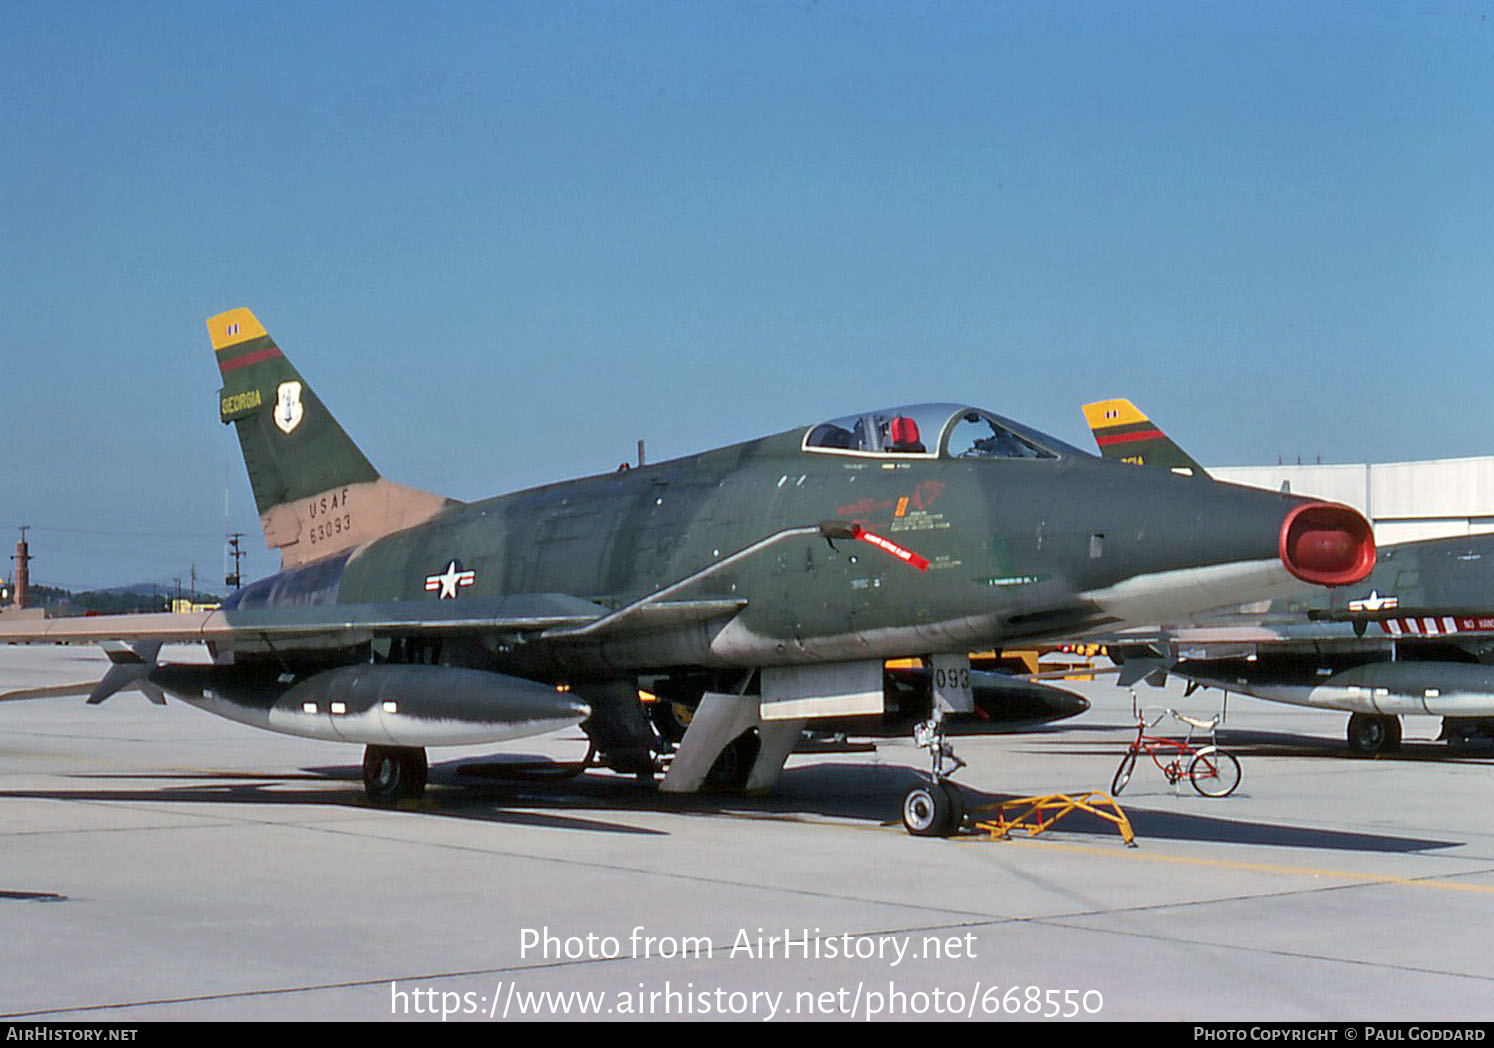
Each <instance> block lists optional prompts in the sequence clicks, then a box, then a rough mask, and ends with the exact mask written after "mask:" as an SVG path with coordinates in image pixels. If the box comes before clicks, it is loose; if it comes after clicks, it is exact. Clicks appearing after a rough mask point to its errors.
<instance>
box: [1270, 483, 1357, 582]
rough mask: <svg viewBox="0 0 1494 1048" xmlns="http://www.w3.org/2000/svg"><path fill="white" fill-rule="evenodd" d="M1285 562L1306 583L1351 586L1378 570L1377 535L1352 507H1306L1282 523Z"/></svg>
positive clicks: (1329, 504)
mask: <svg viewBox="0 0 1494 1048" xmlns="http://www.w3.org/2000/svg"><path fill="white" fill-rule="evenodd" d="M1281 560H1282V563H1283V564H1285V565H1286V566H1287V570H1288V571H1290V572H1291V573H1292V574H1293V575H1295V576H1297V577H1298V578H1299V579H1302V580H1303V581H1304V582H1311V583H1314V584H1316V585H1319V586H1348V585H1350V584H1352V583H1355V582H1358V581H1359V580H1360V579H1362V578H1364V577H1365V576H1366V575H1368V574H1369V573H1370V572H1371V571H1373V570H1374V568H1375V535H1374V532H1373V531H1372V530H1371V529H1370V524H1369V521H1367V520H1365V519H1364V517H1363V516H1361V515H1360V514H1359V513H1358V512H1356V511H1355V510H1352V509H1350V508H1349V507H1348V506H1340V505H1337V504H1335V503H1332V502H1308V503H1304V504H1303V505H1301V506H1298V507H1297V508H1295V509H1293V510H1292V511H1291V512H1290V513H1288V514H1287V517H1286V520H1284V521H1282V524H1281Z"/></svg>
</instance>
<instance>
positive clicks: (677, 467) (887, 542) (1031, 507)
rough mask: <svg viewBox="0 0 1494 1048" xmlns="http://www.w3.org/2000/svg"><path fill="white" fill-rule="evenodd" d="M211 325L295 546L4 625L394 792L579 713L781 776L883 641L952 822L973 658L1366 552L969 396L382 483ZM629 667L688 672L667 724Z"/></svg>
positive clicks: (110, 687)
mask: <svg viewBox="0 0 1494 1048" xmlns="http://www.w3.org/2000/svg"><path fill="white" fill-rule="evenodd" d="M208 330H209V334H210V338H211V342H212V346H213V350H214V353H215V356H216V359H217V362H218V366H219V369H220V372H221V374H222V377H223V388H222V390H221V391H220V394H219V413H220V418H221V420H222V421H223V422H224V423H225V424H229V425H232V426H234V427H235V429H236V431H237V433H238V437H239V440H240V443H241V446H242V450H243V454H244V460H245V464H246V466H247V468H248V471H249V477H250V481H251V486H252V488H253V491H254V498H255V503H256V506H257V508H258V510H259V513H260V518H261V521H262V523H263V525H264V532H265V539H266V542H267V543H268V544H269V546H270V547H271V548H273V549H278V550H279V551H280V553H281V561H282V570H281V571H280V572H278V573H277V574H275V575H272V576H270V577H269V578H265V579H261V580H259V581H258V582H254V583H251V584H249V585H247V586H244V587H243V588H242V589H240V590H238V591H236V592H235V593H233V594H232V595H231V596H230V597H229V598H228V599H227V600H226V601H225V602H224V604H223V606H222V608H221V609H219V610H216V611H212V612H204V613H199V614H186V615H143V616H141V615H137V616H128V615H126V616H117V617H112V618H93V619H79V620H53V621H49V622H46V623H42V624H32V625H29V626H23V625H19V624H18V625H15V626H7V625H6V624H5V623H3V622H0V640H45V639H58V640H63V639H66V640H94V641H106V640H107V641H114V642H124V643H125V645H127V646H118V645H116V647H115V650H114V654H113V655H112V656H111V657H112V658H114V659H115V660H116V663H115V665H114V667H113V668H112V669H111V670H110V672H109V674H108V675H107V676H106V677H105V679H104V680H103V681H102V682H100V683H99V685H98V686H97V687H96V688H94V689H93V690H92V694H91V696H90V700H89V701H91V702H99V701H102V700H103V699H105V698H107V697H108V696H109V695H110V694H112V693H114V692H115V691H117V690H120V689H122V688H126V687H130V688H137V689H140V690H144V691H145V692H146V693H147V694H148V695H152V696H154V697H156V698H160V697H161V695H162V694H163V693H164V694H166V695H171V696H174V697H176V698H178V699H180V700H183V701H186V702H189V703H192V704H193V705H197V706H200V707H202V708H203V709H206V710H209V711H211V712H214V713H217V714H221V715H222V716H225V717H229V718H232V719H234V720H239V721H243V722H245V723H248V724H252V725H254V726H257V727H262V728H268V729H270V730H273V731H280V732H286V733H289V734H294V735H304V736H309V737H312V738H321V739H333V740H343V741H347V742H353V743H359V744H362V745H364V746H366V751H365V759H364V786H365V789H366V791H367V793H368V796H369V797H370V799H372V800H373V801H374V802H375V803H378V804H386V805H387V804H392V803H395V802H397V801H398V800H399V799H400V798H402V797H409V796H415V795H418V794H419V793H420V792H421V790H422V789H423V787H424V781H425V774H426V755H425V748H426V747H429V746H439V745H446V744H457V743H471V742H485V741H489V740H493V739H499V738H509V737H514V736H516V735H521V734H526V733H529V732H536V731H542V730H546V729H548V728H550V727H553V726H554V725H557V724H566V723H575V722H577V721H581V722H582V725H581V726H582V728H583V730H584V731H585V732H586V734H587V735H588V736H589V738H590V739H591V741H592V743H593V746H594V748H595V750H596V752H597V754H598V757H599V759H600V761H601V762H602V763H604V764H605V765H607V766H608V767H610V768H612V769H615V770H618V771H622V772H628V773H635V774H639V775H644V776H652V775H654V774H655V773H657V772H658V771H660V770H663V765H664V761H665V759H666V758H667V759H668V769H667V774H666V775H665V776H664V779H663V781H662V783H661V788H662V789H665V790H678V791H686V790H692V789H695V788H697V787H698V786H699V785H700V784H701V783H702V782H703V781H704V780H705V778H706V776H707V775H708V774H709V773H710V771H711V769H712V768H713V767H714V766H716V764H717V762H718V761H719V760H720V759H721V758H722V755H723V753H724V752H725V751H727V750H728V749H730V750H731V752H732V755H733V756H734V757H736V758H738V761H737V763H738V764H739V765H742V766H744V773H743V774H742V775H741V776H740V781H741V782H742V784H744V785H746V786H748V787H765V786H767V785H770V784H771V783H772V781H773V780H774V778H775V777H776V775H777V773H778V771H779V769H780V768H781V766H782V763H783V760H784V758H785V756H786V755H787V754H788V752H789V751H790V749H792V747H793V744H794V742H795V741H796V740H797V739H798V737H799V734H800V730H801V728H802V727H803V725H804V724H805V722H806V721H808V720H812V719H819V718H832V717H848V716H856V715H862V714H877V713H881V712H882V711H883V708H884V703H885V701H886V698H885V695H884V685H883V679H884V677H883V663H884V660H885V659H888V658H899V657H921V658H924V659H926V660H927V664H928V666H929V671H930V672H929V674H928V679H929V681H930V690H931V693H932V694H931V696H930V700H929V708H930V719H929V721H928V723H927V724H925V725H923V726H922V727H921V730H920V734H919V736H918V737H919V739H920V741H921V743H922V744H924V745H926V746H927V748H928V749H929V751H930V761H931V765H932V771H931V775H930V781H929V782H928V783H927V784H926V785H922V786H920V787H917V788H915V789H914V790H911V791H910V792H909V794H908V797H907V798H906V802H905V804H904V812H903V814H904V821H905V823H906V824H907V825H908V828H909V829H910V830H912V831H913V832H916V833H924V834H936V833H948V832H950V831H951V830H952V829H953V828H954V826H955V822H956V819H957V814H958V804H959V797H958V793H957V791H955V790H954V789H953V787H952V786H950V785H949V784H947V783H946V782H945V778H946V776H947V774H948V772H949V771H950V770H951V768H952V767H953V766H954V765H955V764H956V763H957V761H958V759H957V758H954V757H953V754H952V752H951V751H950V749H949V746H948V743H947V740H946V738H945V732H944V729H943V719H942V717H943V714H944V713H945V712H946V711H960V710H969V709H970V708H971V688H970V674H969V662H968V658H967V657H966V656H965V655H964V654H963V653H966V652H969V651H978V650H987V649H990V648H993V647H999V646H1002V645H1005V644H1009V643H1010V642H1012V641H1014V640H1019V639H1020V640H1023V641H1028V640H1033V639H1043V638H1054V637H1074V636H1078V635H1082V634H1084V633H1086V632H1088V631H1092V630H1098V629H1101V628H1105V629H1108V630H1113V629H1115V628H1118V627H1120V626H1125V625H1134V624H1140V623H1157V622H1166V623H1174V622H1187V621H1190V620H1191V619H1192V617H1193V616H1194V615H1195V614H1197V613H1199V612H1202V611H1205V610H1207V609H1210V608H1216V607H1219V606H1222V605H1230V604H1237V603H1239V602H1240V601H1245V600H1263V599H1268V598H1270V597H1273V596H1277V595H1281V594H1285V593H1290V592H1294V591H1296V590H1297V589H1298V588H1299V587H1300V586H1301V585H1303V584H1304V583H1308V584H1315V585H1328V586H1337V585H1346V584H1348V583H1351V582H1355V581H1357V580H1359V579H1361V578H1363V577H1364V576H1365V575H1367V574H1368V573H1369V571H1370V570H1371V568H1372V567H1373V566H1374V560H1375V546H1374V540H1373V537H1372V535H1371V532H1370V528H1369V525H1368V523H1367V522H1366V521H1365V520H1364V518H1363V517H1361V516H1360V515H1359V514H1358V513H1357V512H1355V511H1354V510H1352V509H1349V508H1347V507H1344V506H1339V505H1333V504H1329V503H1324V502H1320V501H1314V500H1311V499H1304V498H1298V497H1293V496H1288V495H1280V494H1276V493H1272V492H1262V491H1257V490H1251V489H1247V488H1242V487H1238V486H1233V485H1228V484H1220V483H1215V482H1213V481H1210V480H1207V479H1201V478H1184V477H1178V476H1174V475H1171V474H1169V473H1154V472H1151V471H1143V470H1133V469H1129V468H1127V467H1125V466H1120V465H1116V464H1114V463H1109V462H1105V461H1103V460H1100V459H1098V458H1095V457H1094V456H1091V455H1088V454H1086V453H1084V452H1082V451H1079V450H1078V449H1076V448H1073V447H1071V446H1069V445H1067V444H1065V443H1064V442H1062V441H1060V440H1057V439H1055V438H1053V437H1050V436H1047V435H1046V434H1043V433H1040V432H1038V431H1037V430H1034V429H1030V428H1028V427H1027V426H1024V425H1022V424H1020V423H1017V422H1013V421H1011V420H1009V419H1007V418H1004V417H1002V416H1000V415H996V414H993V413H991V412H989V411H986V410H983V409H981V408H977V407H972V406H968V405H964V404H916V405H909V406H904V407H895V408H888V409H876V410H866V411H858V412H854V413H851V414H846V415H841V416H839V417H835V418H830V419H827V420H825V421H823V422H819V423H817V424H813V425H807V426H801V427H797V428H795V429H791V430H788V431H785V432H782V433H778V434H775V435H772V436H768V437H763V438H761V439H758V440H752V441H748V442H746V443H742V444H736V445H732V446H728V447H722V448H718V449H716V450H714V451H707V452H704V453H702V454H698V455H691V456H687V457H685V458H681V459H676V460H674V461H670V462H663V463H659V464H654V465H649V466H645V467H641V468H637V469H629V470H623V471H619V472H613V473H607V474H602V475H599V476H592V477H586V478H583V479H579V480H571V481H566V482H562V483H556V484H550V485H547V486H544V487H539V488H534V489H530V490H527V491H520V492H517V493H514V494H510V495H504V496H500V497H497V498H493V499H488V500H485V501H481V502H474V503H461V502H458V501H456V500H454V499H449V498H443V497H441V496H438V495H433V494H429V493H426V492H421V491H417V490H415V489H412V488H408V487H404V486H401V485H398V484H395V483H393V482H391V481H389V480H387V479H386V478H384V477H382V476H381V475H380V474H379V473H378V471H377V470H375V469H374V467H373V466H372V465H371V464H370V463H369V461H368V459H367V458H366V457H364V455H363V453H362V452H361V451H360V450H359V449H358V447H357V446H356V445H355V444H354V443H353V441H352V440H351V439H350V438H349V437H348V435H347V434H346V433H345V432H344V431H343V429H342V428H341V427H340V426H339V425H338V423H337V422H336V420H335V419H334V418H333V416H332V415H331V413H330V412H329V411H328V410H327V408H326V406H325V405H324V404H323V402H322V400H321V399H320V398H319V397H318V396H317V395H316V394H315V393H314V392H313V391H312V389H311V387H310V385H309V384H308V383H307V382H306V380H305V379H304V378H303V377H302V375H301V373H300V372H299V371H297V370H296V368H295V367H293V366H292V364H291V363H290V361H289V360H288V359H287V358H286V356H285V355H284V353H283V352H282V351H281V349H280V347H279V346H278V345H277V344H276V343H275V341H274V340H273V339H271V338H270V336H269V335H268V334H267V333H266V331H265V329H264V328H263V327H262V326H261V325H260V323H259V321H258V320H257V319H256V318H255V317H254V315H253V314H252V313H250V312H249V311H248V310H246V309H235V310H231V311H229V312H227V313H223V314H220V315H218V316H215V317H212V318H211V319H210V320H209V321H208ZM167 641H201V642H205V643H206V644H207V645H208V648H209V651H210V652H211V655H212V665H210V666H205V665H197V666H186V665H170V664H163V663H161V662H159V660H158V654H159V645H160V644H161V643H162V642H167ZM640 684H643V685H647V686H648V687H649V688H650V689H651V690H652V691H654V692H655V693H670V694H676V695H677V694H678V693H679V692H680V691H682V690H688V691H690V692H691V693H692V694H697V695H698V696H699V698H698V702H697V706H696V709H695V711H694V715H693V716H692V717H691V718H690V722H689V729H688V730H687V731H686V732H685V734H684V737H683V739H682V740H681V742H680V743H679V746H678V748H677V749H673V750H671V747H670V746H669V744H667V743H666V742H665V741H663V740H662V739H661V738H660V736H659V734H658V733H657V732H656V731H655V729H654V726H653V724H652V723H651V721H650V718H649V717H648V716H647V714H646V712H645V711H644V709H643V707H642V705H641V703H640V700H639V686H640ZM747 758H750V759H747Z"/></svg>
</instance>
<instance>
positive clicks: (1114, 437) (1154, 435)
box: [1095, 429, 1163, 448]
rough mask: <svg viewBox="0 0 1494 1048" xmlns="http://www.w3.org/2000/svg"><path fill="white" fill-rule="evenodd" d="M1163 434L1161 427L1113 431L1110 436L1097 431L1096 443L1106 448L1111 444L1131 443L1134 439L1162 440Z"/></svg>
mask: <svg viewBox="0 0 1494 1048" xmlns="http://www.w3.org/2000/svg"><path fill="white" fill-rule="evenodd" d="M1162 436H1163V434H1162V431H1161V430H1160V429H1138V430H1135V431H1133V432H1131V433H1112V434H1109V435H1108V436H1102V435H1100V434H1099V433H1096V434H1095V443H1096V444H1098V445H1100V447H1102V448H1105V447H1109V446H1110V445H1111V444H1129V443H1131V442H1132V441H1133V440H1161V439H1162Z"/></svg>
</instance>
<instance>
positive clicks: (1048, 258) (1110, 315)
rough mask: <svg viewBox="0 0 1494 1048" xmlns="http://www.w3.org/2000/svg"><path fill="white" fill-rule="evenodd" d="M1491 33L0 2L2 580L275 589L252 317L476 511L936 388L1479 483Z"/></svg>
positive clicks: (676, 7)
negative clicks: (248, 325) (242, 576)
mask: <svg viewBox="0 0 1494 1048" xmlns="http://www.w3.org/2000/svg"><path fill="white" fill-rule="evenodd" d="M1491 7H1494V3H1452V4H1445V5H1433V4H1387V5H1370V4H1336V3H1315V4H1300V3H1291V4H1270V3H1251V4H1243V3H1200V2H1190V3H1180V4H1167V3H1148V4H1138V5H1126V4H1120V3H1101V4H1085V3H1073V4H1061V5H1059V4H1044V3H994V2H993V3H983V4H963V3H917V4H914V3H908V4H891V3H887V4H868V3H838V2H819V3H742V4H727V3H594V4H593V3H546V4H535V3H519V4H504V3H475V4H465V3H433V4H422V5H418V6H417V5H414V4H394V3H302V4H277V3H244V4H233V3H203V2H200V0H197V2H190V3H180V4H168V3H145V2H140V3H129V4H120V3H67V2H49V3H40V2H15V3H9V4H5V5H0V347H3V349H0V352H3V363H4V368H3V371H0V376H3V377H0V450H3V458H0V548H4V549H5V550H6V552H7V553H8V552H9V545H10V543H11V541H13V535H14V533H13V531H12V530H11V529H12V527H13V525H15V524H19V523H22V522H23V521H24V522H28V523H30V524H32V525H33V526H34V531H33V532H32V543H33V553H34V554H35V556H36V561H35V564H34V567H33V577H34V578H35V579H36V580H37V581H40V582H44V583H52V584H58V585H66V586H72V587H81V586H107V585H115V584H120V583H125V582H133V581H138V580H142V579H162V580H167V581H169V580H170V579H171V578H172V577H173V576H177V575H181V576H183V577H185V575H186V573H187V571H188V570H189V567H190V565H191V564H193V563H196V564H197V566H198V572H199V575H201V576H204V577H207V578H210V579H211V578H215V577H218V576H220V575H221V572H222V567H223V553H222V534H223V532H224V531H225V530H226V529H231V530H240V531H245V532H248V533H249V535H250V542H249V547H250V548H251V549H252V550H253V551H254V554H253V556H252V557H251V558H250V560H249V562H248V563H247V565H246V571H248V572H249V573H250V574H253V575H259V574H265V573H268V572H270V571H272V570H274V568H275V566H276V563H275V558H273V557H272V556H270V555H269V554H268V553H265V552H264V551H263V548H262V543H261V540H260V536H259V530H258V524H257V520H256V518H255V515H254V512H253V507H252V503H251V501H250V497H249V492H248V485H247V482H246V481H245V479H244V477H243V469H242V466H241V464H240V462H239V458H238V452H237V448H236V445H235V443H234V442H233V439H232V436H231V434H230V433H229V432H228V430H226V429H225V428H224V427H222V426H221V425H220V424H219V423H218V421H217V415H216V397H215V393H216V390H217V388H218V376H217V374H216V369H215V368H214V367H213V362H212V357H211V353H210V351H209V348H208V343H207V337H206V332H205V329H204V327H203V323H202V322H203V319H204V318H205V317H207V316H208V315H210V314H212V313H215V312H218V311H220V310H223V309H226V308H229V307H232V306H241V305H242V306H249V307H250V308H252V309H254V310H255V312H256V313H257V315H258V316H259V317H260V319H261V320H262V321H263V322H264V323H265V325H266V326H267V327H268V328H269V330H270V331H271V332H272V334H274V335H275V337H276V339H277V341H278V342H279V343H280V344H281V346H282V347H283V348H284V349H285V350H286V352H287V353H288V355H290V356H291V358H292V359H293V360H294V361H295V362H296V364H297V365H298V367H299V368H300V369H301V371H302V372H303V374H304V375H305V376H306V377H307V379H308V381H309V382H310V383H311V384H312V385H313V386H314V387H315V388H316V389H317V391H318V393H319V394H320V395H321V397H322V398H323V399H324V400H326V401H327V402H328V403H329V404H330V406H331V407H332V408H333V410H334V411H335V412H336V413H337V415H338V417H339V419H340V420H341V421H342V422H343V424H344V426H345V427H346V428H347V429H348V430H349V431H350V432H351V433H352V434H353V435H354V437H355V439H357V440H358V441H359V442H360V444H361V445H362V446H363V448H364V450H365V451H366V452H367V454H368V455H369V457H370V458H371V459H372V460H373V461H374V463H375V464H376V465H377V466H378V467H379V468H380V469H381V470H382V471H383V472H384V473H385V474H386V475H387V476H390V477H391V478H393V479H396V480H399V481H401V482H404V483H408V484H412V485H414V486H417V487H421V488H426V489H428V490H434V491H439V492H442V493H443V494H449V495H453V496H455V497H458V498H468V499H471V498H480V497H483V496H486V495H491V494H496V493H499V492H503V491H509V490H514V489H518V488H522V487H526V486H529V485H532V484H536V483H540V482H543V481H548V480H553V479H558V478H562V477H567V476H579V475H584V474H588V473H594V472H601V471H605V470H608V469H611V468H613V467H615V466H616V465H617V463H618V462H620V461H622V460H623V459H625V458H629V457H631V454H632V451H633V448H634V444H635V442H636V441H637V440H638V439H639V438H642V439H644V440H646V441H647V444H648V448H649V454H650V457H651V458H653V459H661V458H665V457H672V456H675V455H681V454H687V453H690V452H693V451H698V450H703V449H705V448H708V447H711V446H715V445H718V444H723V443H729V442H732V441H736V440H742V439H747V438H750V437H752V436H755V435H758V434H761V433H766V432H773V431H778V430H782V429H787V428H790V427H793V426H797V425H800V424H809V423H812V422H815V421H817V420H819V419H822V418H828V417H831V416H834V415H839V414H843V413H845V412H848V411H851V410H855V409H857V408H860V407H867V406H872V405H885V404H890V403H897V402H900V401H915V400H931V399H932V400H951V399H962V400H968V401H970V402H973V403H977V404H980V405H982V406H987V407H991V408H994V409H995V410H998V411H1000V412H1002V413H1004V414H1007V415H1011V416H1014V417H1017V418H1021V419H1023V420H1024V421H1027V422H1029V423H1031V424H1033V425H1036V426H1038V427H1039V428H1043V429H1048V430H1050V431H1052V432H1054V433H1056V434H1057V435H1059V436H1061V437H1064V438H1066V439H1068V440H1070V441H1073V442H1074V443H1078V444H1081V446H1089V442H1088V436H1087V434H1086V433H1085V431H1084V428H1083V421H1082V418H1081V416H1080V413H1079V405H1080V404H1081V403H1083V402H1084V401H1086V400H1091V399H1095V398H1097V397H1103V396H1113V395H1125V396H1129V397H1131V398H1132V399H1134V400H1136V401H1137V402H1138V403H1139V404H1141V405H1142V406H1143V407H1144V408H1147V409H1148V410H1149V411H1150V412H1151V414H1152V415H1153V416H1154V417H1155V418H1157V419H1158V420H1159V421H1161V422H1162V423H1163V424H1164V425H1165V426H1166V428H1167V429H1168V430H1169V431H1170V432H1172V433H1173V434H1174V435H1175V436H1177V437H1178V438H1179V439H1180V440H1181V441H1182V442H1183V443H1184V444H1185V445H1186V446H1187V447H1188V448H1189V449H1190V450H1191V451H1192V452H1193V453H1194V455H1195V456H1196V457H1197V458H1199V459H1201V460H1202V461H1205V462H1213V463H1231V464H1246V463H1258V462H1275V461H1276V460H1277V458H1278V456H1284V457H1286V458H1287V460H1288V461H1294V460H1295V459H1296V457H1297V456H1298V455H1300V456H1302V457H1303V459H1304V460H1306V461H1311V460H1312V459H1313V458H1315V457H1317V456H1322V458H1323V460H1324V461H1384V460H1390V459H1414V458H1431V457H1451V456H1462V455H1479V454H1488V453H1494V438H1491V435H1490V433H1489V431H1488V427H1487V426H1486V425H1484V424H1483V420H1484V418H1485V417H1486V415H1487V413H1488V400H1489V393H1488V390H1489V387H1490V384H1491V383H1490V379H1491V378H1494V359H1491V356H1490V354H1489V353H1488V352H1487V349H1486V347H1487V343H1488V337H1487V336H1488V333H1489V332H1490V331H1491V330H1494V295H1491V293H1490V288H1491V276H1494V189H1491V185H1494V179H1491V173H1494V121H1491V120H1490V119H1489V115H1488V114H1489V112H1490V109H1491V103H1494V25H1491V23H1490V21H1489V14H1490V9H1491ZM225 488H226V491H227V503H228V512H227V523H226V525H225V510H224V503H225ZM5 573H6V574H8V573H9V567H8V564H5Z"/></svg>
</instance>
